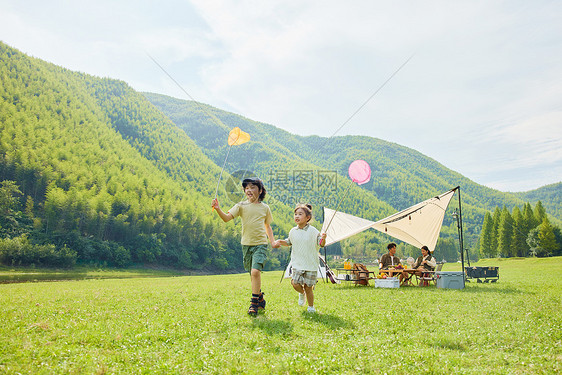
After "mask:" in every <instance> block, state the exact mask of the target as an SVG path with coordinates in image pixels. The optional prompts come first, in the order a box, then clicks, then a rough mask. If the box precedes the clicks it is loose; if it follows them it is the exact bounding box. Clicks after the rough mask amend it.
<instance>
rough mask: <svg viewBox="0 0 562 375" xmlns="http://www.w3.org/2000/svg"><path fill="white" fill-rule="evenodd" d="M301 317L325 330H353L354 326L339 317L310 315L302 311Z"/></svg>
mask: <svg viewBox="0 0 562 375" xmlns="http://www.w3.org/2000/svg"><path fill="white" fill-rule="evenodd" d="M302 317H303V318H304V319H305V320H308V321H312V322H315V323H320V324H323V325H325V326H326V327H327V328H329V329H333V330H336V329H338V328H348V329H353V328H355V326H354V325H353V324H352V323H350V322H348V321H346V320H344V319H342V318H340V317H339V316H335V315H330V314H319V313H316V314H311V313H309V312H307V311H303V312H302Z"/></svg>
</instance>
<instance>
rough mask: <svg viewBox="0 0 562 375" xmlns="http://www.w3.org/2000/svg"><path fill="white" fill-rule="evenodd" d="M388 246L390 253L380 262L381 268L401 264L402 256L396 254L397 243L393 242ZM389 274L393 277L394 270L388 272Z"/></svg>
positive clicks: (384, 268) (385, 268) (386, 268)
mask: <svg viewBox="0 0 562 375" xmlns="http://www.w3.org/2000/svg"><path fill="white" fill-rule="evenodd" d="M386 248H387V249H388V253H386V254H384V255H383V256H382V257H381V260H380V262H379V268H380V269H383V270H388V269H390V268H394V267H396V266H398V265H399V264H400V258H398V257H397V256H394V254H396V244H395V243H394V242H391V243H389V244H388V246H387V247H386ZM388 276H390V277H392V272H388Z"/></svg>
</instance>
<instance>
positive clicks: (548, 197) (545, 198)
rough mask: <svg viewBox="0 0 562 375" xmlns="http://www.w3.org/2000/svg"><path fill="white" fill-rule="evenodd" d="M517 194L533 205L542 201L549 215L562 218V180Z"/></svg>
mask: <svg viewBox="0 0 562 375" xmlns="http://www.w3.org/2000/svg"><path fill="white" fill-rule="evenodd" d="M515 195H516V196H518V197H519V198H521V199H522V200H524V201H526V202H531V204H533V205H534V204H536V203H537V202H538V201H541V202H542V204H543V206H544V207H545V209H546V212H547V213H548V214H549V215H552V216H554V217H556V218H558V219H561V220H562V182H559V183H557V184H551V185H546V186H543V187H541V188H538V189H535V190H531V191H527V192H523V193H515Z"/></svg>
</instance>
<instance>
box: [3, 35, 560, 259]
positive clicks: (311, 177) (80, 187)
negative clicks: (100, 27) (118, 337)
mask: <svg viewBox="0 0 562 375" xmlns="http://www.w3.org/2000/svg"><path fill="white" fill-rule="evenodd" d="M235 126H238V127H240V128H242V129H243V130H244V131H246V132H248V133H250V134H251V137H252V140H251V142H249V143H246V144H243V145H240V146H233V147H232V149H231V150H230V156H229V159H228V163H227V165H226V168H225V170H226V172H225V176H224V178H223V183H221V185H220V186H219V187H220V189H219V201H220V202H221V205H222V206H223V207H224V208H225V209H228V208H229V207H230V206H231V205H233V204H234V203H235V202H236V201H237V200H239V199H240V190H241V189H240V186H239V182H235V183H234V184H233V185H232V186H231V185H229V184H228V182H229V181H235V180H231V179H229V177H230V175H233V176H235V177H239V176H241V174H242V173H243V171H251V172H253V173H255V174H257V175H259V176H260V177H262V178H263V179H264V181H265V183H266V186H267V188H268V196H267V197H266V203H268V204H269V205H270V206H271V208H272V211H273V215H274V225H273V230H274V234H275V235H276V237H281V238H283V237H284V236H286V235H287V233H288V231H289V229H290V228H291V227H292V226H293V224H292V212H293V207H294V204H295V203H297V202H302V201H307V202H310V203H312V204H313V205H314V214H315V216H316V221H315V225H316V226H319V225H320V224H321V223H322V206H328V207H331V208H334V207H335V206H336V205H337V203H338V201H339V200H340V199H341V198H343V197H344V193H345V192H347V193H346V194H347V195H345V199H343V200H342V202H341V206H340V207H339V208H340V210H341V211H344V212H348V213H350V214H353V215H358V216H361V217H364V218H367V219H371V220H378V219H381V218H383V217H385V216H387V215H390V214H392V213H394V212H396V211H397V210H401V209H404V208H406V207H408V206H410V205H412V204H414V203H416V202H419V201H421V200H425V199H428V198H430V197H432V196H435V195H437V194H440V193H443V192H445V191H446V190H449V189H451V188H453V187H455V186H457V185H460V186H461V194H462V204H463V206H462V210H463V219H464V224H465V226H464V227H465V240H466V247H474V248H476V242H477V239H478V235H479V233H480V226H481V224H482V221H483V217H484V214H485V212H486V211H487V210H492V209H493V208H494V207H496V206H503V205H506V206H507V207H513V206H515V205H520V206H521V205H522V204H523V203H524V202H523V200H524V199H531V198H525V197H524V196H523V195H515V194H509V193H502V192H499V191H495V190H492V189H488V188H485V187H482V186H480V185H478V184H475V183H474V182H472V181H470V180H468V179H466V178H465V177H463V176H461V175H460V174H458V173H456V172H453V171H451V170H448V169H446V168H444V167H443V166H442V165H440V164H439V163H437V162H436V161H434V160H432V159H430V158H427V157H426V156H424V155H422V154H420V153H419V152H416V151H415V150H411V149H408V148H405V147H402V146H399V145H397V144H392V143H389V142H385V141H382V140H379V139H374V138H369V137H358V136H345V137H333V138H331V139H327V138H323V137H318V136H312V137H301V136H297V135H293V134H290V133H288V132H286V131H283V130H281V129H278V128H275V127H274V126H271V125H268V124H263V123H259V122H255V121H252V120H249V119H246V118H244V117H242V116H239V115H236V114H233V113H229V112H225V111H221V110H219V109H217V108H213V107H211V106H208V105H204V104H196V103H194V102H192V101H184V100H179V99H174V98H170V97H166V96H162V95H157V94H148V93H146V94H141V93H138V92H135V91H134V90H133V89H132V88H131V87H129V86H128V85H127V84H126V83H125V82H122V81H117V80H112V79H107V78H99V77H93V76H90V75H87V74H82V73H78V72H73V71H69V70H67V69H64V68H62V67H59V66H56V65H53V64H49V63H47V62H44V61H41V60H39V59H36V58H31V57H29V56H27V55H25V54H22V53H20V52H19V51H17V50H15V49H13V48H11V47H9V46H7V45H5V44H2V43H0V182H1V185H0V261H2V262H4V263H6V262H7V260H8V262H9V260H10V259H12V262H14V263H15V264H19V263H21V264H24V263H25V264H30V263H36V264H41V263H48V261H46V260H44V259H51V261H49V262H51V263H52V259H59V260H60V262H63V263H64V262H67V261H69V259H70V260H72V259H74V261H77V262H82V263H92V262H93V263H107V264H110V265H119V266H127V265H130V264H139V263H143V264H146V263H149V264H163V265H170V266H175V267H182V268H201V267H207V268H210V269H232V268H238V269H239V268H240V267H241V260H240V250H239V231H240V228H239V226H240V224H239V223H228V224H224V223H222V221H220V219H218V217H217V216H216V214H215V213H213V212H211V209H210V202H211V199H212V198H213V196H214V193H215V187H216V184H217V178H218V176H219V174H220V170H221V166H222V164H223V162H224V158H225V156H226V155H227V152H228V145H227V142H226V140H227V135H228V132H229V130H230V129H231V128H233V127H235ZM355 159H364V160H366V161H367V162H369V164H370V165H371V167H372V171H373V176H372V180H371V182H369V183H368V184H366V185H362V186H357V185H355V184H352V183H351V181H350V180H349V178H348V177H347V168H348V166H349V164H350V163H351V162H352V161H353V160H355ZM348 187H349V190H348ZM558 189H560V187H559V184H558ZM530 193H531V192H530ZM552 201H553V204H552V206H554V207H559V206H560V200H559V199H558V200H556V198H555V197H554V196H553V198H552ZM457 205H458V203H457V200H456V199H454V200H453V201H452V203H451V206H453V207H451V208H450V211H451V212H452V209H453V208H454V207H456V206H457ZM545 206H547V210H548V208H549V206H550V202H548V203H546V204H545ZM549 212H550V211H549ZM556 212H559V211H554V213H552V212H550V213H551V215H555V216H556ZM557 217H558V218H560V216H557ZM442 238H443V241H442V242H441V245H442V246H441V253H442V254H441V255H442V256H443V257H447V258H448V259H449V260H454V257H455V256H456V253H455V252H456V251H457V250H455V245H454V243H455V241H456V238H457V228H456V222H453V218H452V217H451V216H450V215H447V216H446V218H445V223H444V228H443V230H442ZM391 240H392V239H391V238H389V237H387V236H385V235H384V234H380V233H376V232H374V231H368V232H366V233H364V234H362V235H358V236H355V237H354V238H352V239H350V240H348V241H346V242H345V243H344V249H343V251H344V253H345V254H346V255H347V254H352V255H355V254H362V255H365V256H375V255H376V254H377V253H381V252H382V251H384V248H385V247H384V245H385V243H386V242H388V241H391ZM10 241H11V242H10ZM447 241H449V242H447ZM52 245H54V248H53V247H49V246H52ZM34 246H35V247H34ZM439 246H440V245H438V250H437V251H439V249H440V247H439ZM447 246H448V248H449V250H447V251H448V253H447V251H446V250H445V248H446V247H447ZM6 249H8V250H9V251H8V250H6ZM400 250H401V251H402V252H403V254H406V253H407V252H408V251H416V252H417V250H415V249H408V248H406V247H404V246H402V247H401V248H400ZM10 251H11V252H10ZM34 251H35V252H40V253H41V254H43V255H41V256H39V255H37V254H35V255H33V252H34ZM334 251H340V250H339V249H337V246H336V249H335V250H334ZM8 253H9V254H8ZM446 253H447V255H445V254H446ZM6 254H8V255H6ZM10 254H11V255H10ZM25 254H27V255H25ZM29 254H32V255H29ZM2 257H4V258H2ZM57 257H58V258H57ZM285 257H286V251H285V252H283V251H273V254H272V257H271V258H270V261H269V264H268V267H269V268H274V267H277V266H279V263H280V262H282V261H283V260H284V258H285ZM14 259H19V260H18V261H14ZM18 262H19V263H18Z"/></svg>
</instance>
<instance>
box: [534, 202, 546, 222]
mask: <svg viewBox="0 0 562 375" xmlns="http://www.w3.org/2000/svg"><path fill="white" fill-rule="evenodd" d="M533 214H534V216H535V220H536V222H537V225H541V224H542V222H543V219H544V218H545V217H546V210H545V209H544V207H543V205H542V202H541V201H538V202H537V204H536V205H535V210H534V211H533Z"/></svg>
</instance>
